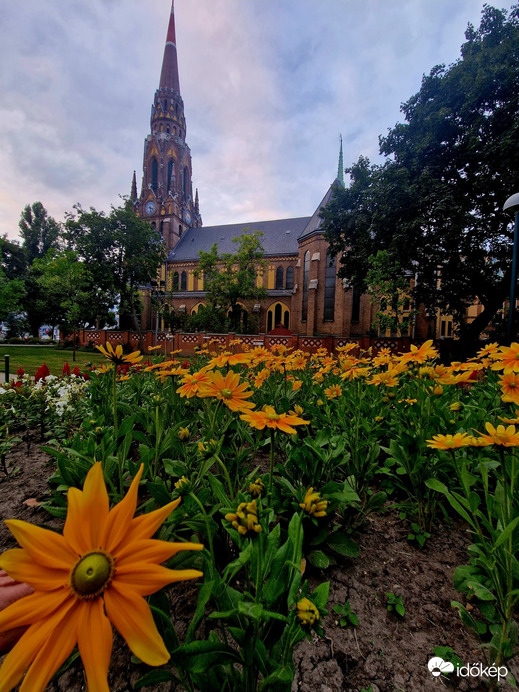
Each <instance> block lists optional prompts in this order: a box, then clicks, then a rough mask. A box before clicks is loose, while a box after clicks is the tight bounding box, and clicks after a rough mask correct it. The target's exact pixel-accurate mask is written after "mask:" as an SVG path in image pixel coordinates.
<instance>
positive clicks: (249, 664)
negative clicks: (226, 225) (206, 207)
mask: <svg viewBox="0 0 519 692" xmlns="http://www.w3.org/2000/svg"><path fill="white" fill-rule="evenodd" d="M210 349H211V345H209V348H206V349H204V350H203V351H200V352H198V353H197V355H196V358H195V359H194V360H193V361H189V362H188V361H184V362H181V361H178V360H176V358H175V355H176V354H172V355H171V358H169V359H168V360H163V359H162V357H160V358H156V359H155V362H147V363H146V364H143V363H142V357H141V356H139V354H129V355H124V354H123V352H122V348H120V347H117V348H111V347H109V346H107V347H106V350H105V355H106V357H107V365H106V367H105V368H103V369H102V370H103V371H102V372H98V373H97V374H91V377H90V380H88V382H87V383H85V381H81V382H80V378H75V380H77V382H75V381H72V384H69V379H70V378H69V376H68V375H65V376H64V377H63V379H56V380H53V379H50V381H49V375H46V376H45V380H44V382H45V383H41V382H42V379H40V381H39V383H38V385H35V386H31V385H30V384H29V383H28V382H24V381H23V378H22V380H21V382H22V384H21V385H20V386H17V385H16V384H15V385H14V386H13V388H12V389H11V388H10V389H4V393H3V394H2V396H1V397H0V406H1V407H2V408H3V412H4V413H5V414H6V416H8V417H9V416H10V418H8V422H9V429H10V431H11V432H10V434H11V433H15V432H16V425H17V423H16V421H17V420H18V422H19V421H20V415H19V412H24V413H23V415H24V416H25V422H26V424H27V425H28V420H29V419H30V417H31V416H33V417H34V416H36V419H38V416H39V417H40V419H41V418H42V419H43V420H47V419H49V418H52V417H53V416H54V417H55V418H56V420H58V419H59V420H61V419H62V418H63V417H64V416H66V415H68V414H66V411H68V410H69V409H70V411H71V414H70V415H71V416H73V413H72V412H76V413H77V412H78V411H80V412H81V420H82V423H81V424H80V425H79V426H77V420H76V421H75V426H76V427H74V425H73V423H74V421H73V420H72V418H71V419H70V423H69V426H68V430H69V431H70V430H72V429H74V432H73V434H72V436H71V437H69V438H68V439H62V441H61V442H60V443H59V444H58V443H57V442H54V443H52V444H47V446H46V450H47V452H48V453H51V454H52V455H53V456H54V457H55V458H56V461H57V471H56V473H55V474H54V476H53V478H52V479H51V483H52V487H54V488H55V490H54V492H53V495H52V498H51V499H50V500H49V501H47V502H46V503H45V507H46V509H47V510H48V511H50V512H51V513H52V514H54V515H55V516H60V517H63V518H64V517H65V515H66V513H67V498H66V496H65V494H64V490H65V489H66V488H67V487H72V488H82V487H83V485H84V484H85V483H87V485H85V491H84V493H83V495H84V496H85V497H87V495H88V497H92V498H94V497H95V496H96V494H93V493H91V492H88V493H87V490H86V489H87V486H88V483H89V482H90V481H88V480H87V479H88V478H90V475H89V474H90V473H91V472H92V469H93V468H102V470H103V478H104V482H105V483H106V488H107V493H108V497H109V499H110V501H111V503H113V504H116V503H117V502H119V503H120V504H121V505H122V504H123V503H124V502H125V501H124V500H123V496H124V494H125V492H126V489H127V487H128V484H129V482H130V481H131V480H132V479H133V478H135V477H136V476H138V475H139V474H141V473H142V478H141V479H140V482H139V488H140V497H141V500H142V501H141V502H140V504H139V507H138V509H137V512H136V514H137V515H138V516H142V515H144V516H150V517H151V516H153V515H152V514H150V513H151V512H158V511H160V510H161V508H163V507H168V505H169V503H171V501H172V499H173V500H175V499H181V502H180V505H179V506H178V508H177V509H175V510H174V511H172V513H171V514H170V516H169V518H167V517H166V515H165V514H164V523H163V525H162V528H160V531H159V533H158V534H157V536H158V538H159V539H160V540H161V541H164V542H165V543H169V542H171V541H174V542H175V543H179V542H184V543H185V548H186V549H187V548H188V547H189V546H191V545H194V543H196V542H199V543H201V544H202V545H203V546H204V550H203V551H201V552H192V551H191V550H185V551H181V552H179V553H178V555H176V556H175V557H173V558H172V559H169V560H168V562H167V566H168V568H169V569H170V570H180V569H182V570H187V572H189V571H191V573H194V572H199V573H201V574H203V577H199V578H198V581H197V583H198V585H199V590H198V602H197V606H196V608H195V611H194V614H193V617H192V619H191V621H190V623H189V625H188V627H187V630H186V632H185V636H184V637H183V639H182V641H180V640H179V639H178V637H177V635H176V634H175V631H174V629H173V628H172V627H171V624H168V623H170V621H171V613H170V612H169V602H168V600H167V599H165V598H164V596H163V593H162V591H159V592H158V593H156V594H155V595H154V596H151V597H150V600H149V603H150V606H151V608H152V611H153V613H154V617H155V621H156V623H157V624H158V626H159V629H160V632H161V634H162V638H163V640H164V646H165V647H166V649H167V652H168V656H169V655H171V661H170V662H169V663H168V664H166V665H162V666H161V667H159V668H157V669H156V670H150V672H149V673H147V674H146V675H145V676H144V678H143V684H147V685H154V684H158V683H159V682H160V681H170V682H171V684H174V682H175V680H179V681H181V684H182V685H184V687H186V688H187V689H203V690H212V689H225V686H226V685H227V687H230V689H244V690H256V689H267V690H270V689H280V690H281V689H286V690H289V689H290V687H291V684H292V679H293V676H294V672H295V668H294V659H293V652H294V648H295V647H296V645H297V643H298V642H299V641H300V640H301V639H304V638H306V639H307V640H308V641H311V640H312V633H316V634H317V635H319V636H325V634H326V632H325V630H323V629H322V621H323V617H324V616H325V613H326V609H327V607H328V611H331V605H328V606H327V601H328V593H329V583H328V580H327V574H330V573H332V572H333V570H334V569H336V566H337V567H340V566H341V565H348V564H350V563H351V561H352V560H355V559H356V558H357V556H358V555H359V542H360V543H362V541H359V540H358V535H359V530H361V528H362V527H364V528H362V530H365V527H366V523H367V521H369V517H370V516H371V517H378V516H379V515H381V513H382V512H387V511H388V507H390V506H391V507H392V508H393V509H391V512H393V515H394V513H395V512H397V513H398V514H399V516H400V520H401V521H402V522H404V523H405V525H406V526H407V531H408V540H409V541H410V544H412V545H414V546H416V549H417V550H421V549H424V550H426V549H427V545H428V542H429V541H430V539H431V534H432V533H433V532H434V529H435V527H436V526H437V524H438V522H439V521H444V518H446V519H448V518H449V517H451V518H452V517H459V518H460V519H461V520H462V521H463V522H465V523H466V525H467V527H468V528H469V530H470V532H471V540H472V545H471V547H470V549H469V552H468V553H467V556H466V564H463V563H461V564H459V565H458V567H457V569H456V571H455V573H454V585H455V587H456V588H457V589H458V591H459V592H460V595H459V598H458V600H456V602H455V604H454V607H455V608H456V609H457V610H458V611H459V615H460V618H461V621H462V622H463V624H464V625H465V626H466V627H468V628H471V629H472V630H473V631H474V632H477V634H478V636H479V637H480V639H481V642H482V643H484V644H485V645H486V648H485V649H481V658H480V660H481V661H484V660H486V659H485V657H488V661H489V662H491V663H494V664H495V666H496V667H498V668H499V667H502V666H505V665H508V666H510V667H511V666H512V665H513V664H512V663H511V660H512V658H513V655H514V653H515V650H516V648H517V643H516V642H517V626H516V621H515V617H516V613H517V603H518V600H519V598H518V593H516V592H517V590H518V588H519V583H518V582H519V569H518V566H517V558H516V554H517V548H518V535H519V533H518V530H517V525H518V523H519V502H518V492H519V491H518V490H517V488H518V482H517V481H518V478H517V475H518V470H517V463H516V451H515V447H516V446H517V445H519V434H518V433H516V430H515V425H516V423H517V422H519V421H518V419H517V415H518V412H517V411H515V410H514V406H515V405H516V403H519V396H518V395H517V394H516V391H518V392H519V375H517V374H516V369H517V371H518V372H519V359H518V353H519V346H517V345H515V344H514V345H512V347H511V348H508V349H507V348H498V347H497V345H491V346H488V347H486V348H485V349H483V350H482V351H481V352H480V353H479V355H478V357H477V358H475V359H473V360H471V361H468V362H467V363H454V364H451V365H450V366H442V365H438V364H436V361H435V357H436V355H437V354H436V352H435V350H434V349H433V348H432V345H431V343H429V342H428V343H426V344H424V345H423V346H421V347H420V348H417V347H412V349H411V351H410V352H409V353H406V354H404V355H401V356H394V355H392V354H391V353H389V352H388V351H381V352H380V353H379V354H378V355H377V356H376V357H373V358H372V357H371V356H370V355H369V353H359V352H358V349H357V347H356V346H355V345H354V344H352V345H347V346H345V347H344V348H342V349H341V350H340V353H339V356H338V357H332V356H330V355H329V354H328V353H327V352H326V351H324V350H323V351H319V352H317V353H316V354H314V355H309V354H305V353H303V352H290V351H287V349H286V348H284V347H282V346H281V347H277V348H273V349H272V350H271V351H267V350H266V349H264V348H253V349H249V350H246V349H244V348H241V347H239V344H238V343H236V344H233V349H235V351H234V350H232V351H230V352H224V351H221V350H216V351H211V350H210ZM516 363H517V365H516ZM74 387H76V389H74ZM70 391H73V393H72V394H70ZM65 400H66V403H63V402H64V401H65ZM54 401H56V402H61V403H60V404H59V405H58V404H53V403H52V402H54ZM35 402H37V403H35ZM43 402H44V403H43ZM70 402H73V403H72V405H71V406H69V403H70ZM44 404H45V407H44ZM34 411H36V413H35V412H34ZM60 413H61V415H60ZM44 427H45V426H44ZM53 430H58V432H59V431H62V432H63V434H62V435H61V438H64V437H66V436H65V435H64V432H65V430H64V427H63V426H61V427H60V426H59V425H57V426H54V428H52V426H49V427H48V428H47V431H48V432H49V431H50V432H51V433H52V431H53ZM43 432H44V433H45V430H43ZM51 437H54V439H56V438H57V437H58V436H57V435H54V434H51ZM6 443H7V435H6ZM95 462H100V466H95ZM141 469H142V470H141ZM6 471H8V469H6ZM139 477H140V476H139ZM136 487H137V486H136V485H135V482H134V485H133V486H132V488H134V489H135V488H136ZM78 492H79V491H78V490H71V491H69V498H68V508H69V515H70V512H71V511H72V510H71V504H70V503H71V502H72V501H73V502H74V503H75V502H76V500H74V498H76V497H79V495H78V494H77V493H78ZM99 492H101V491H99ZM134 492H135V490H134ZM117 506H119V505H117ZM134 509H135V508H134ZM96 511H97V510H96V509H95V502H94V499H92V505H89V506H88V507H87V508H86V509H85V512H89V513H91V512H96ZM112 511H116V508H114V509H113V510H112ZM132 514H133V512H132ZM134 521H137V520H134ZM140 521H143V522H145V521H146V520H145V519H142V520H140ZM156 528H157V529H158V528H159V527H158V525H157V526H156ZM65 534H66V525H65ZM24 549H26V550H28V548H27V547H25V546H24ZM114 550H115V549H114ZM103 551H104V552H103V554H105V553H106V554H107V555H108V557H107V558H106V559H107V560H108V564H109V565H111V566H112V567H113V570H114V572H113V574H114V575H115V577H113V575H112V577H109V576H108V575H110V574H111V573H112V572H111V570H112V567H110V569H109V570H108V572H107V574H106V575H105V576H103V575H101V577H100V586H99V588H97V589H96V591H95V594H94V592H92V593H93V594H94V595H92V596H91V597H90V594H89V598H88V599H87V600H88V602H89V604H90V603H91V604H92V608H94V607H97V605H95V604H98V603H99V602H102V601H103V600H104V601H105V602H106V599H107V598H108V599H110V596H109V592H110V589H111V588H113V587H112V578H113V579H116V577H117V574H118V572H117V569H118V559H119V558H118V553H117V551H115V552H113V551H112V552H113V554H112V552H111V550H110V549H108V548H103ZM76 552H77V554H78V560H80V559H83V558H82V557H81V552H80V551H79V549H78V550H77V551H76ZM90 552H95V551H93V549H90ZM87 553H88V551H87ZM164 555H165V553H164ZM361 558H362V556H360V557H359V559H361ZM112 559H113V564H112V562H111V560H112ZM163 559H164V560H167V559H168V558H167V556H165V557H164V558H163ZM8 562H9V561H8V560H7V561H6V560H4V563H3V562H2V558H0V566H5V568H6V569H7V568H8V567H9V564H8ZM96 564H97V563H96ZM123 566H124V563H123ZM49 567H50V568H52V565H50V566H49ZM54 567H55V568H56V569H58V567H57V566H56V565H55V566H54ZM71 569H72V568H71ZM121 569H122V568H121ZM150 569H151V568H150ZM159 569H165V568H159ZM8 571H9V570H8ZM101 571H102V570H101ZM166 572H167V570H165V572H164V574H165V573H166ZM187 572H186V573H187ZM72 573H73V572H72ZM103 574H104V572H103ZM16 576H18V577H22V576H23V577H24V580H25V581H28V582H29V583H31V582H30V579H31V575H30V574H25V573H24V574H22V573H19V572H16ZM67 579H68V581H67ZM71 579H72V583H74V579H73V577H66V575H65V580H64V582H63V584H64V585H63V586H62V587H61V588H65V584H67V583H68V584H69V588H70V583H71V582H70V580H71ZM113 583H114V584H115V583H116V582H115V581H114V582H113ZM164 583H167V582H164ZM160 586H162V584H161V585H160ZM160 586H159V585H158V582H157V589H159V588H160ZM56 588H58V587H56ZM154 590H156V589H154ZM152 591H153V590H151V591H150V590H148V592H147V593H152ZM77 598H78V600H79V601H81V600H82V599H81V598H80V597H77ZM399 598H400V600H399ZM384 599H385V601H386V603H385V604H384V607H387V608H389V609H390V610H391V617H394V618H396V620H395V621H396V622H398V618H399V617H402V615H403V617H404V618H405V600H406V599H405V593H403V595H401V594H397V593H393V592H391V591H389V592H387V594H384ZM335 606H338V607H339V610H334V611H333V612H335V613H336V617H337V620H338V621H339V620H340V621H342V620H344V627H351V628H354V627H356V623H355V618H354V617H353V618H352V617H350V614H351V613H352V611H351V607H350V606H348V604H346V603H343V604H337V603H335V604H333V607H334V608H335ZM89 607H90V606H89ZM6 612H7V611H6ZM63 617H64V618H66V616H63ZM111 619H112V618H111ZM112 621H113V622H114V624H115V626H116V627H117V628H118V629H119V631H120V632H121V634H123V636H124V637H125V638H126V639H127V641H128V644H129V646H130V648H131V649H132V650H133V651H134V652H135V653H136V654H137V655H138V647H137V648H136V645H135V644H134V643H133V640H132V637H131V636H129V637H126V636H125V632H124V631H121V629H124V627H119V625H118V624H117V617H116V618H115V619H114V620H112ZM0 623H1V619H0ZM360 624H361V625H362V623H360ZM35 626H38V622H37V618H36V616H35V622H34V624H33V627H35ZM98 626H99V627H101V625H98ZM0 627H1V624H0ZM151 639H152V638H151V637H150V640H151ZM105 640H106V637H105ZM105 640H103V641H105ZM23 642H24V639H22V640H20V643H19V645H18V647H19V648H18V649H13V652H12V653H11V654H10V656H11V659H10V660H14V659H15V658H16V656H20V655H26V653H24V652H26V646H27V645H26V644H24V643H23ZM306 646H308V645H306ZM24 647H25V648H24ZM57 648H59V647H57V646H56V647H55V649H57ZM105 648H106V647H105ZM15 652H18V653H15ZM20 652H21V653H20ZM80 652H81V655H82V657H83V659H84V660H85V657H86V659H87V661H89V660H91V657H90V658H89V654H88V653H87V654H85V656H83V652H82V651H81V640H80ZM434 653H435V652H434V651H433V650H431V652H430V654H431V656H433V655H434ZM455 654H456V652H455V651H451V652H448V651H443V650H442V652H441V654H439V655H440V656H443V657H444V658H445V660H447V659H448V657H449V656H450V657H451V659H452V660H455ZM35 655H36V654H35ZM67 655H68V652H67V650H66V648H64V649H63V650H62V651H58V652H57V658H56V660H58V659H60V660H59V662H58V663H56V667H57V666H58V665H60V663H61V662H62V661H63V660H64V659H65V658H66V657H67ZM97 655H98V656H99V660H100V661H101V660H102V661H103V663H102V669H103V670H104V673H103V675H105V676H106V669H107V667H108V658H109V657H108V656H107V654H106V651H104V653H103V652H102V651H101V650H99V652H98V654H97ZM152 658H153V657H150V656H148V659H147V660H148V662H151V663H153V660H155V662H156V663H157V664H158V663H159V659H158V658H157V659H153V660H152ZM141 659H142V656H141ZM143 660H144V659H143ZM31 661H32V658H28V659H27V665H28V664H29V663H30V662H31ZM425 664H426V662H425ZM4 665H5V664H4ZM85 665H86V667H87V674H88V670H89V668H88V665H89V664H88V663H85ZM100 665H101V664H100ZM52 672H53V671H52V670H49V675H50V674H51V673H52ZM45 684H46V681H44V682H43V685H45Z"/></svg>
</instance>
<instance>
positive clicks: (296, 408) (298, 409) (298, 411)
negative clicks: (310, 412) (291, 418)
mask: <svg viewBox="0 0 519 692" xmlns="http://www.w3.org/2000/svg"><path fill="white" fill-rule="evenodd" d="M294 413H295V415H296V416H300V415H301V414H302V413H303V407H302V406H299V404H296V405H295V406H294Z"/></svg>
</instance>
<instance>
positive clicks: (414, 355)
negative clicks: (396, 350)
mask: <svg viewBox="0 0 519 692" xmlns="http://www.w3.org/2000/svg"><path fill="white" fill-rule="evenodd" d="M432 343H433V342H432V339H429V341H426V342H425V343H423V344H422V345H421V346H420V348H418V347H417V346H413V344H411V349H410V351H409V352H408V353H404V354H402V355H401V356H400V357H399V360H400V362H401V363H425V361H426V360H430V359H431V358H436V356H437V355H438V351H437V350H436V349H435V348H434V346H433V345H432Z"/></svg>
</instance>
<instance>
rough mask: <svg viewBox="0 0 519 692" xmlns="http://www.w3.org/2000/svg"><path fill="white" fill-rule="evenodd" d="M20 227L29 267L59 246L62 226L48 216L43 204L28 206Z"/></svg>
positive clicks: (24, 211)
mask: <svg viewBox="0 0 519 692" xmlns="http://www.w3.org/2000/svg"><path fill="white" fill-rule="evenodd" d="M18 226H19V228H20V235H21V236H22V238H23V243H22V248H23V250H24V253H25V257H26V262H27V266H29V267H30V266H31V264H32V263H33V261H34V260H35V259H38V258H42V257H44V256H45V255H46V254H47V252H48V251H49V250H50V249H51V248H57V247H58V245H59V237H60V231H61V229H60V225H59V223H58V222H57V221H55V220H54V219H53V218H52V216H49V215H48V213H47V210H46V209H45V207H44V206H43V204H42V203H41V202H34V203H33V204H32V205H29V204H27V205H26V207H25V208H24V210H23V211H22V215H21V218H20V222H19V224H18Z"/></svg>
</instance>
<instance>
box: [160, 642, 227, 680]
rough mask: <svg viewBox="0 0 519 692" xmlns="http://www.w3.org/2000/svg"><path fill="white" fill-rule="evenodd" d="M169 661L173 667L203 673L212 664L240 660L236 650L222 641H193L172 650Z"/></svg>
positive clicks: (223, 663) (224, 663)
mask: <svg viewBox="0 0 519 692" xmlns="http://www.w3.org/2000/svg"><path fill="white" fill-rule="evenodd" d="M171 662H172V664H173V665H174V666H175V667H177V668H182V669H183V670H188V671H189V672H191V673H203V672H205V671H206V670H208V669H209V668H211V667H212V666H214V665H226V664H228V663H234V662H241V658H240V655H239V653H238V652H236V651H235V650H234V649H231V647H230V646H228V645H227V644H224V643H223V642H214V641H195V642H190V643H189V644H184V646H181V647H180V648H179V649H176V650H175V651H173V652H172V654H171Z"/></svg>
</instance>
